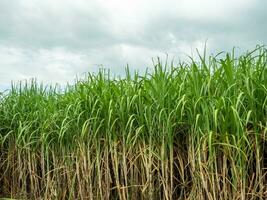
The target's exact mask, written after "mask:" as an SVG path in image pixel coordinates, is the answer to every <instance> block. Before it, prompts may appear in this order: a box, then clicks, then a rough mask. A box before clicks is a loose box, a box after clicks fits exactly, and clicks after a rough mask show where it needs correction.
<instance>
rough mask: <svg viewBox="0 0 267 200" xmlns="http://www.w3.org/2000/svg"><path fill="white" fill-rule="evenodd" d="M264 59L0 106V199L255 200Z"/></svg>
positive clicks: (94, 81)
mask: <svg viewBox="0 0 267 200" xmlns="http://www.w3.org/2000/svg"><path fill="white" fill-rule="evenodd" d="M266 63H267V50H266V48H265V47H258V48H256V49H255V50H254V51H252V52H248V53H246V54H244V55H242V56H239V57H238V58H236V57H235V56H234V53H231V54H229V53H227V54H225V55H223V54H220V55H218V56H210V57H206V56H202V57H201V56H200V57H199V59H198V61H194V60H193V59H192V60H191V62H189V63H179V64H177V65H175V64H174V63H169V64H168V63H161V62H160V60H158V62H157V64H155V68H154V70H152V72H151V73H148V72H147V73H146V74H145V75H142V76H140V75H138V74H137V73H135V74H131V73H129V69H127V70H126V76H125V78H121V79H119V78H111V77H110V75H109V73H108V71H105V70H101V71H100V72H99V73H98V74H88V78H87V79H85V80H79V81H77V82H76V84H75V85H73V86H67V88H66V89H65V91H64V92H62V91H59V90H58V89H57V88H56V87H45V86H42V85H40V84H37V82H36V81H31V82H26V83H25V82H24V83H23V82H21V83H19V84H16V85H13V86H12V88H11V89H10V90H9V91H8V92H6V93H3V94H1V96H0V197H1V196H2V197H13V198H25V199H264V198H266V197H267V186H266V185H267V175H266V173H267V150H266V148H267V146H266V145H267V137H266V133H267V67H266Z"/></svg>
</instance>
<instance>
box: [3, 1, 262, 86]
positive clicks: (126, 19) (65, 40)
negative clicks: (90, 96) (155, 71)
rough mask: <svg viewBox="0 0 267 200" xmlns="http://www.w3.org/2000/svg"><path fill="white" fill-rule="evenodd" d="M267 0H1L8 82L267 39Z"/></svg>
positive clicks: (55, 78)
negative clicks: (206, 45)
mask: <svg viewBox="0 0 267 200" xmlns="http://www.w3.org/2000/svg"><path fill="white" fill-rule="evenodd" d="M266 7H267V2H266V1H264V0H219V1H213V0H203V1H197V0H180V1H179V2H177V1H175V0H165V1H162V0H154V1H152V0H151V1H150V0H148V1H141V0H136V1H130V0H124V1H123V0H112V1H108V2H107V1H104V0H92V1H86V0H76V1H71V0H46V1H40V0H34V1H33V0H13V1H9V0H1V1H0V90H1V89H4V88H7V86H8V85H9V83H10V81H11V80H20V79H27V78H30V77H37V78H38V79H39V80H41V81H44V82H46V83H55V82H59V83H61V84H64V83H65V82H66V81H72V80H73V79H74V78H75V75H77V74H82V73H83V72H87V71H96V70H97V69H98V67H97V66H98V65H100V64H103V65H104V66H106V67H108V68H111V71H112V72H113V73H115V74H120V73H122V71H123V69H124V66H125V65H126V63H129V64H130V65H131V66H132V67H133V69H138V70H140V71H142V70H144V68H145V67H148V66H151V65H152V62H151V58H152V57H155V56H162V57H163V58H165V53H168V54H169V55H170V56H171V57H174V56H175V57H179V56H183V53H188V54H190V53H191V51H192V49H195V48H203V47H204V43H205V41H206V40H207V39H208V48H209V51H210V52H217V51H221V50H228V51H229V50H231V48H232V47H233V46H237V47H240V51H245V50H247V49H250V48H253V47H254V46H255V45H256V44H266V42H267V38H266V35H267V22H266V18H267V14H266V13H267V12H266Z"/></svg>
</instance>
